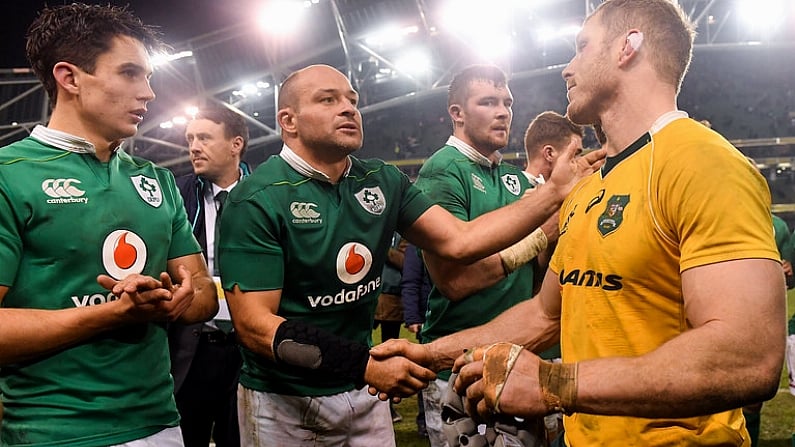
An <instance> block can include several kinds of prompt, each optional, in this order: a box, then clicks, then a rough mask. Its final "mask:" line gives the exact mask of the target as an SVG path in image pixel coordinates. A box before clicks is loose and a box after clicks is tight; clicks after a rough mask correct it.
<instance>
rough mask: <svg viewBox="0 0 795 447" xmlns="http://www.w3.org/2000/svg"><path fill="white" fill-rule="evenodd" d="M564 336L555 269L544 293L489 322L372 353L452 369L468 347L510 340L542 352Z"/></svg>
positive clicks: (399, 342) (388, 345)
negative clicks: (426, 342)
mask: <svg viewBox="0 0 795 447" xmlns="http://www.w3.org/2000/svg"><path fill="white" fill-rule="evenodd" d="M559 338H560V289H559V286H558V278H557V275H556V274H555V273H554V272H550V271H548V272H547V275H546V277H545V278H544V285H543V286H542V287H541V292H540V293H539V294H538V295H537V296H536V297H535V298H533V299H531V300H527V301H523V302H521V303H519V304H517V305H515V306H513V307H511V308H510V309H508V310H506V311H505V312H503V313H501V314H500V315H498V316H497V317H495V318H494V319H493V320H491V321H489V322H488V323H486V324H483V325H480V326H476V327H473V328H469V329H465V330H463V331H459V332H456V333H453V334H450V335H448V336H445V337H442V338H440V339H437V340H434V341H433V342H431V343H428V344H422V345H420V344H416V343H409V342H408V341H406V340H389V341H387V342H385V343H382V344H380V345H378V346H376V347H375V348H373V349H372V350H371V351H370V352H371V354H372V355H373V357H377V358H382V357H388V356H391V355H403V356H406V357H407V358H409V359H411V360H412V361H414V362H416V363H419V364H421V365H426V366H428V367H429V368H430V369H432V370H434V371H441V370H445V369H450V368H451V367H452V366H453V363H454V362H455V360H456V358H458V357H459V356H460V355H461V353H462V352H463V351H464V349H467V348H473V347H476V346H481V345H488V344H491V343H496V342H500V341H510V342H512V343H516V344H520V345H523V346H525V347H527V348H528V349H530V350H532V351H535V352H540V351H543V350H544V349H547V348H549V347H550V346H552V345H554V344H555V343H557V342H558V340H559Z"/></svg>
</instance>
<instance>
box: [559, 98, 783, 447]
mask: <svg viewBox="0 0 795 447" xmlns="http://www.w3.org/2000/svg"><path fill="white" fill-rule="evenodd" d="M686 117H687V115H686V114H684V112H671V113H669V114H666V115H664V116H663V117H661V118H660V119H659V120H658V122H657V123H655V126H653V129H658V130H657V131H656V132H655V131H652V132H649V133H647V134H645V135H644V136H643V137H641V138H640V139H638V141H636V142H635V143H634V144H633V145H631V146H630V147H628V148H627V149H626V150H624V151H623V152H622V153H621V154H619V155H618V156H616V157H612V158H610V159H608V162H607V164H606V165H605V166H604V167H603V168H602V170H601V171H600V172H598V173H595V174H594V175H591V176H590V177H588V178H586V179H584V180H583V181H581V182H580V183H579V184H578V185H577V186H576V187H575V190H574V191H573V192H572V194H570V195H569V197H568V198H567V199H566V201H564V203H563V206H562V208H561V211H560V218H561V236H560V239H559V241H558V246H557V249H556V251H555V254H554V256H553V259H552V261H551V264H550V268H551V269H552V270H553V271H554V272H556V273H557V274H558V278H559V281H560V285H561V293H562V313H561V349H562V355H563V360H564V361H565V362H576V361H582V360H588V359H594V358H604V357H617V356H640V355H643V354H645V353H647V352H649V351H652V350H654V349H655V348H657V347H658V346H660V345H662V344H663V343H665V342H666V341H668V340H670V339H672V338H674V337H676V336H677V335H679V334H680V333H682V332H684V331H686V330H688V329H689V328H688V323H687V321H686V318H685V312H684V304H683V300H682V292H681V289H682V287H681V276H680V274H681V272H683V271H684V270H686V269H689V268H692V267H696V266H700V265H706V264H711V263H716V262H721V261H726V260H732V259H743V258H766V259H774V260H778V259H779V255H778V252H777V250H776V244H775V239H774V236H773V230H772V228H773V225H772V222H771V217H770V216H771V213H770V192H769V190H768V187H767V184H766V183H765V180H764V178H763V177H762V176H761V175H760V174H759V173H758V172H757V171H756V169H755V167H753V166H751V164H750V163H748V161H747V160H746V159H745V157H744V156H743V155H742V154H741V153H740V152H739V151H738V150H737V149H735V148H734V147H732V146H731V144H730V143H729V142H728V141H726V140H725V139H724V138H723V137H721V136H720V135H719V134H717V133H715V132H713V131H712V130H710V129H707V128H706V127H704V126H703V125H701V124H700V123H697V122H696V121H693V120H691V119H687V118H686ZM565 422H566V423H565V427H566V438H567V443H568V445H570V446H573V447H579V446H590V445H600V446H605V445H621V446H629V445H637V446H648V445H688V446H706V445H749V441H748V440H747V439H748V434H747V432H746V430H745V423H744V419H743V417H742V414H741V411H740V410H734V411H729V412H724V413H720V414H715V415H711V416H704V417H697V418H687V419H678V420H671V421H661V420H654V419H641V418H631V417H616V416H611V417H606V416H595V415H588V414H579V413H575V414H574V415H572V416H571V417H567V418H566V421H565Z"/></svg>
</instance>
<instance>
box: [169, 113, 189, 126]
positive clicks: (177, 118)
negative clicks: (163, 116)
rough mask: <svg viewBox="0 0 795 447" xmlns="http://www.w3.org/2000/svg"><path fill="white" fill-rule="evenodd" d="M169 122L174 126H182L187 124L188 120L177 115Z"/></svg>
mask: <svg viewBox="0 0 795 447" xmlns="http://www.w3.org/2000/svg"><path fill="white" fill-rule="evenodd" d="M171 122H172V123H174V125H176V126H184V125H185V124H188V119H187V118H185V117H184V116H182V115H177V116H175V117H174V118H171Z"/></svg>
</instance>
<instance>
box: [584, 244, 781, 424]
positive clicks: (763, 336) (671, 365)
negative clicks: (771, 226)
mask: <svg viewBox="0 0 795 447" xmlns="http://www.w3.org/2000/svg"><path fill="white" fill-rule="evenodd" d="M682 292H683V294H684V301H685V313H686V314H687V318H688V322H689V323H690V325H692V327H693V329H692V330H689V331H687V332H684V333H683V334H681V335H679V336H678V337H676V338H674V339H672V340H670V341H669V342H668V343H665V344H664V345H662V346H661V347H659V348H658V349H656V350H654V351H652V352H650V353H648V354H646V355H644V356H640V357H635V358H607V359H599V360H591V361H584V362H580V364H579V366H578V368H579V374H578V379H577V380H578V389H579V392H578V394H577V408H575V411H580V412H586V413H598V414H606V415H619V414H622V415H631V416H640V417H686V416H695V415H700V414H706V413H712V412H718V411H724V410H728V409H731V408H739V407H741V406H743V405H746V404H749V403H753V402H760V401H764V400H767V399H769V398H771V397H772V396H773V395H774V394H775V391H776V388H777V387H778V381H779V375H780V373H781V368H782V364H783V361H784V344H785V337H786V305H785V303H786V296H785V289H784V277H783V274H782V271H781V266H780V265H779V263H777V262H775V261H771V260H765V259H743V260H735V261H728V262H722V263H718V264H711V265H706V266H701V267H697V268H692V269H690V270H687V271H685V272H683V273H682Z"/></svg>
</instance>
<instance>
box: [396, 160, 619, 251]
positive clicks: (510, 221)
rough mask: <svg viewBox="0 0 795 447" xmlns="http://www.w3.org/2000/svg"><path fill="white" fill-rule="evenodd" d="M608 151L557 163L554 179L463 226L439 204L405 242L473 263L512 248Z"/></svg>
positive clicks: (413, 227) (546, 216)
mask: <svg viewBox="0 0 795 447" xmlns="http://www.w3.org/2000/svg"><path fill="white" fill-rule="evenodd" d="M604 155H605V152H604V151H602V150H598V151H593V152H591V153H589V154H587V155H585V156H583V157H577V158H575V157H574V151H568V152H567V153H564V154H563V155H561V157H560V158H558V160H557V161H556V164H555V168H554V170H553V172H552V176H551V178H550V180H549V181H548V182H547V183H545V184H544V185H541V186H539V187H538V188H537V189H536V191H534V192H533V193H532V194H527V195H525V196H524V197H523V198H521V199H519V200H517V201H516V202H514V203H512V204H510V205H508V206H504V207H502V208H500V209H497V210H494V211H492V212H490V213H487V214H484V215H482V216H479V217H478V218H476V219H474V220H472V221H469V222H464V221H461V220H459V219H457V218H455V217H454V216H453V215H452V214H450V213H449V212H447V211H446V210H444V208H442V207H440V206H438V205H434V206H432V207H431V208H429V209H428V210H427V211H426V212H425V213H423V214H422V215H421V216H420V217H419V218H418V219H417V220H416V221H414V223H413V224H412V225H411V226H410V227H409V228H408V229H407V231H406V234H405V236H406V238H407V239H408V240H409V241H411V242H413V243H414V244H415V245H417V246H418V247H420V248H422V249H426V250H428V251H431V252H434V253H436V254H437V255H439V256H440V257H442V258H445V259H449V260H455V261H456V262H463V263H471V262H474V261H476V260H478V259H481V258H484V257H486V256H489V255H491V254H493V253H496V252H497V251H499V250H501V249H503V248H506V247H508V246H509V245H511V244H513V243H515V242H517V241H519V239H521V238H522V237H524V236H527V235H528V234H529V233H531V232H532V231H533V230H534V229H536V228H538V227H539V226H540V225H541V224H543V223H544V222H545V221H546V220H547V218H548V217H549V216H551V215H552V214H553V213H554V212H555V211H556V210H557V209H558V208H559V207H560V204H561V203H562V201H563V198H564V197H565V196H566V195H567V194H568V193H569V191H571V188H572V187H573V186H574V184H576V183H577V181H579V179H581V178H582V177H584V176H586V175H590V174H591V173H592V172H593V171H594V170H595V169H598V168H599V166H601V164H602V162H603V159H604Z"/></svg>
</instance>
